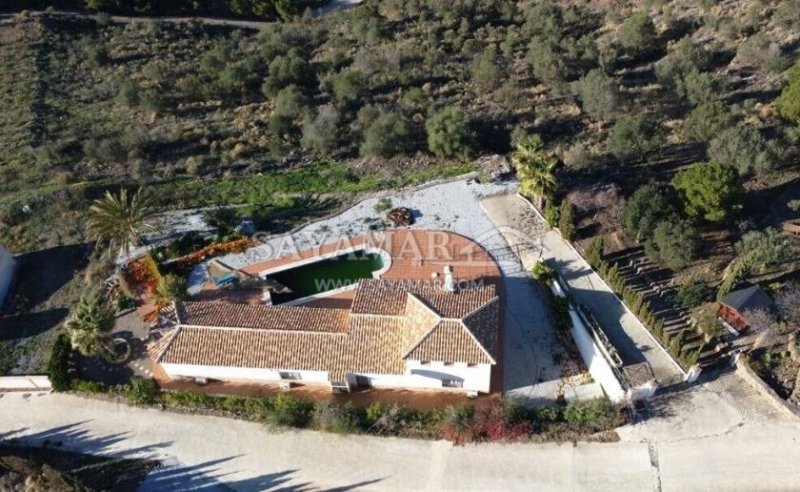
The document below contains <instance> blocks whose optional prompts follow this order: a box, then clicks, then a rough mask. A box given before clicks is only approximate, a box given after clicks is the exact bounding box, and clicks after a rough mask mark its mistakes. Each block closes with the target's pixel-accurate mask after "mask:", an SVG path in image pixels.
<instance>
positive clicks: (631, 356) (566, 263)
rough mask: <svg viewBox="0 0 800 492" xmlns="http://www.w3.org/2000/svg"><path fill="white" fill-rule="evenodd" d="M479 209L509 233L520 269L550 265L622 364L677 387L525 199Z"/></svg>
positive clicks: (672, 366) (597, 281)
mask: <svg viewBox="0 0 800 492" xmlns="http://www.w3.org/2000/svg"><path fill="white" fill-rule="evenodd" d="M482 204H483V207H484V210H485V211H486V214H487V215H488V216H489V218H490V219H491V220H492V222H494V224H495V226H497V227H498V228H500V229H501V230H505V231H510V232H507V233H506V234H505V235H506V236H507V237H506V240H507V241H508V242H509V244H510V245H511V246H512V247H514V246H516V245H518V244H519V245H522V246H524V247H523V248H521V249H520V256H521V259H522V263H523V264H524V265H525V267H526V268H531V267H532V266H533V265H534V264H535V263H536V262H538V261H540V260H542V259H544V260H548V261H550V262H551V264H552V265H553V267H554V268H555V269H556V270H557V271H558V273H559V274H560V275H561V278H562V279H563V280H564V281H565V282H566V283H567V285H568V287H569V289H570V294H571V295H572V297H573V299H575V300H576V301H577V302H579V303H582V304H585V305H586V306H588V307H589V309H590V310H591V311H592V313H593V314H594V315H595V317H596V318H597V320H598V322H599V323H600V324H601V325H602V328H603V331H604V332H605V333H606V335H607V336H608V338H609V340H610V341H611V343H612V344H614V346H615V347H616V348H617V350H618V351H619V353H620V356H621V357H622V359H623V362H624V363H625V364H635V363H639V362H645V361H646V362H648V363H650V366H651V367H652V368H653V373H654V374H655V377H656V380H657V381H658V383H659V384H660V385H661V386H668V385H670V384H674V383H679V382H681V380H682V377H683V373H682V371H681V369H680V367H679V366H678V365H677V364H676V363H675V362H674V361H673V360H672V358H670V357H669V356H668V355H667V354H666V352H665V351H664V350H663V348H661V346H660V345H658V343H657V342H656V341H655V339H654V338H653V337H652V336H651V335H650V333H649V332H648V331H647V329H646V328H645V327H644V326H643V325H642V324H641V323H640V322H639V320H638V319H637V318H636V316H634V315H633V314H632V313H631V312H629V311H628V310H627V309H626V308H625V306H624V305H623V304H622V302H621V301H620V300H619V298H617V297H616V296H615V295H614V292H613V291H612V290H611V289H610V288H609V287H608V285H606V284H605V282H603V280H602V279H601V278H600V276H599V275H597V274H596V273H595V272H594V271H593V270H592V269H591V267H589V265H588V264H587V263H586V261H584V259H583V258H582V257H581V256H580V255H579V254H578V253H577V252H576V251H575V250H574V249H573V248H572V247H571V246H570V244H569V243H568V242H567V241H564V239H562V238H561V235H560V234H559V233H558V232H555V231H552V230H548V229H547V227H546V226H545V224H544V222H543V221H542V220H541V218H539V217H538V216H537V215H536V213H535V212H534V211H533V210H532V209H531V207H530V205H529V204H528V203H527V202H526V201H525V200H523V199H522V198H520V197H519V196H518V195H516V194H506V195H496V196H492V197H489V198H485V199H484V200H483V202H482Z"/></svg>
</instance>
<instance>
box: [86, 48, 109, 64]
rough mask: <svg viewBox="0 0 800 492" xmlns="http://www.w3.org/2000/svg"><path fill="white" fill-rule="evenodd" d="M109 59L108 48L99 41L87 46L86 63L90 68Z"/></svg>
mask: <svg viewBox="0 0 800 492" xmlns="http://www.w3.org/2000/svg"><path fill="white" fill-rule="evenodd" d="M110 60H111V58H110V57H109V55H108V48H107V47H106V46H105V45H104V44H101V43H99V42H98V43H96V44H94V45H92V46H91V47H89V48H88V50H87V51H86V63H87V64H88V65H89V66H90V67H92V68H97V67H100V66H102V65H105V64H106V63H108V62H109V61H110Z"/></svg>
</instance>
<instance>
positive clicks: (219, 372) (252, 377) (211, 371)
mask: <svg viewBox="0 0 800 492" xmlns="http://www.w3.org/2000/svg"><path fill="white" fill-rule="evenodd" d="M161 367H162V368H163V369H164V372H166V373H167V375H168V376H169V377H171V378H177V377H187V378H206V379H219V380H222V381H272V382H277V381H280V380H281V376H280V372H284V371H285V372H296V373H299V374H300V376H301V377H300V379H296V380H294V381H297V382H303V383H327V382H328V373H327V372H325V371H295V370H292V369H280V370H276V369H257V368H249V367H220V366H200V365H192V364H161Z"/></svg>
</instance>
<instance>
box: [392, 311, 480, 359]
mask: <svg viewBox="0 0 800 492" xmlns="http://www.w3.org/2000/svg"><path fill="white" fill-rule="evenodd" d="M406 358H407V359H412V360H423V361H431V360H435V361H442V362H466V363H468V364H491V363H493V362H494V361H493V360H492V359H491V358H489V356H488V355H486V352H484V351H483V350H481V348H480V346H478V345H477V344H476V343H475V340H474V339H473V338H472V336H471V335H470V334H469V332H468V331H467V328H466V327H465V326H464V325H463V324H462V323H461V322H460V321H455V320H444V321H442V322H441V323H439V324H438V325H436V327H435V328H434V329H433V330H431V331H430V332H429V333H428V334H427V335H426V336H425V338H423V339H422V340H420V342H419V344H417V346H416V347H414V348H413V349H412V350H411V351H410V352H409V353H408V355H406Z"/></svg>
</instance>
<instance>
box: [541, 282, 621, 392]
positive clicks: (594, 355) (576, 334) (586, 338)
mask: <svg viewBox="0 0 800 492" xmlns="http://www.w3.org/2000/svg"><path fill="white" fill-rule="evenodd" d="M550 288H551V289H552V290H553V293H554V294H555V295H557V296H558V297H567V295H566V293H564V291H563V289H562V288H561V286H560V285H559V283H558V282H557V281H554V282H552V283H551V284H550ZM569 318H570V320H571V321H572V328H571V329H570V331H571V332H572V339H573V340H575V345H576V346H577V347H578V352H580V354H581V358H582V359H583V363H584V364H586V367H587V368H589V374H591V375H592V378H594V380H595V381H597V382H598V383H600V386H602V387H603V391H605V393H606V396H608V399H609V400H611V401H613V402H620V401H622V400H623V399H625V390H624V389H622V384H620V382H619V379H617V376H616V374H614V370H613V369H612V368H611V364H610V363H609V362H608V360H607V359H606V358H605V356H604V355H603V352H602V349H601V348H600V347H599V346H598V345H597V343H596V342H595V340H594V337H593V336H592V334H591V333H590V332H589V328H587V327H586V325H584V324H583V320H582V319H581V317H580V316H578V313H577V311H575V308H573V307H572V304H571V303H570V306H569Z"/></svg>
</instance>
